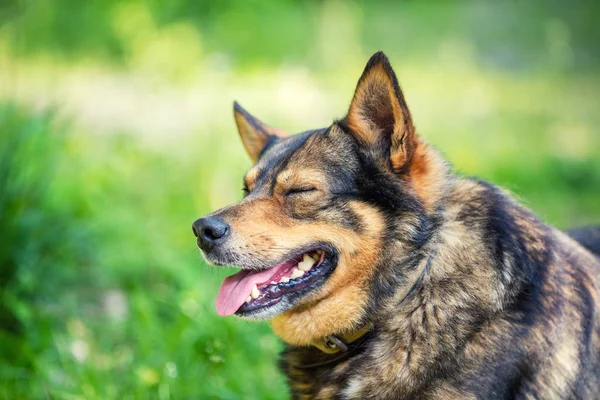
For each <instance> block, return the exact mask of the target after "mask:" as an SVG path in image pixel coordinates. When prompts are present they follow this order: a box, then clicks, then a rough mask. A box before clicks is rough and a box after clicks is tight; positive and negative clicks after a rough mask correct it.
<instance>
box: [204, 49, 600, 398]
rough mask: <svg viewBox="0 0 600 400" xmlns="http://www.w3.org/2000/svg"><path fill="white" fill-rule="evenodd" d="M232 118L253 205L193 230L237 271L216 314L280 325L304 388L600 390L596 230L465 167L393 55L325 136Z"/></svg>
mask: <svg viewBox="0 0 600 400" xmlns="http://www.w3.org/2000/svg"><path fill="white" fill-rule="evenodd" d="M234 117H235V121H236V124H237V128H238V130H239V133H240V136H241V139H242V142H243V145H244V147H245V149H246V151H247V153H248V154H249V155H250V157H251V159H252V160H253V162H254V163H255V164H254V166H253V167H252V168H251V169H250V170H249V172H248V173H247V174H246V176H245V177H244V198H243V199H242V200H241V201H239V202H237V203H235V204H233V205H230V206H228V207H225V208H223V209H221V210H218V211H215V212H213V213H211V214H209V215H207V216H205V217H203V218H200V219H198V220H197V221H195V222H194V223H193V232H194V234H195V236H196V237H197V243H198V246H199V247H200V248H201V250H202V252H203V253H204V256H205V258H206V260H207V261H208V262H209V263H212V264H215V265H219V266H220V265H233V266H238V267H241V270H240V271H239V272H238V273H236V274H234V275H232V276H230V277H228V278H226V279H225V280H224V282H223V284H222V286H221V288H220V290H219V293H218V295H217V299H216V309H217V312H218V314H219V315H222V316H227V315H237V316H239V317H242V318H246V319H251V320H269V321H270V323H271V325H272V328H273V330H274V332H275V334H277V335H278V336H279V337H280V338H281V339H282V340H283V342H284V343H285V345H286V347H285V350H284V351H283V352H282V355H281V360H280V365H281V367H282V369H283V371H284V372H285V374H286V376H287V379H288V382H289V386H290V391H291V395H292V397H293V398H295V399H461V400H462V399H598V398H600V314H599V306H600V290H599V289H600V258H599V257H598V255H599V254H600V228H594V227H590V228H583V229H579V230H575V231H573V232H571V233H570V234H571V235H572V236H569V234H568V233H563V232H562V231H559V230H557V229H555V228H553V227H550V226H548V225H546V224H544V223H543V222H541V221H540V220H539V219H538V218H536V216H534V214H533V213H532V212H530V211H529V210H527V209H526V208H524V207H523V206H521V205H520V204H518V203H517V202H516V201H515V200H514V199H513V198H512V197H511V195H510V194H509V193H507V192H506V191H504V190H502V189H500V188H498V187H496V186H494V185H492V184H490V183H487V182H484V181H481V180H477V179H472V178H464V177H459V176H458V175H456V174H455V173H453V172H452V169H451V168H450V166H449V164H448V163H447V162H446V161H445V160H444V158H443V157H442V156H441V155H440V154H439V152H438V151H436V150H435V149H434V148H433V147H431V146H430V145H428V144H427V143H426V142H425V141H424V140H423V139H422V138H421V137H419V136H418V135H417V134H416V132H415V127H414V124H413V120H412V117H411V114H410V112H409V109H408V106H407V103H406V101H405V99H404V95H403V93H402V90H401V89H400V86H399V85H398V81H397V79H396V76H395V74H394V71H393V70H392V67H391V65H390V63H389V61H388V59H387V57H386V56H385V55H384V54H383V53H382V52H378V53H376V54H374V55H373V56H372V57H371V59H370V60H369V62H368V63H367V66H366V68H365V70H364V72H363V74H362V76H361V77H360V80H359V81H358V85H357V87H356V91H355V93H354V96H353V99H352V102H351V104H350V107H349V110H348V113H347V115H346V117H344V118H343V119H340V120H336V121H335V122H334V123H333V124H332V125H331V126H329V127H327V128H324V129H316V130H310V131H306V132H303V133H299V134H297V135H293V136H290V135H288V134H287V133H285V132H284V131H282V130H279V129H276V128H272V127H270V126H268V125H266V124H264V123H262V122H261V121H259V120H258V119H257V118H255V117H253V116H252V115H250V114H249V113H248V112H247V111H245V110H244V109H243V108H242V107H241V106H240V105H238V104H237V103H234Z"/></svg>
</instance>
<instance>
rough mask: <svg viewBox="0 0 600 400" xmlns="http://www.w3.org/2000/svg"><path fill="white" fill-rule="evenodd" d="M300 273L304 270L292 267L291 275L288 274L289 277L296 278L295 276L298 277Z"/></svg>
mask: <svg viewBox="0 0 600 400" xmlns="http://www.w3.org/2000/svg"><path fill="white" fill-rule="evenodd" d="M302 275H304V271H302V270H299V269H298V268H294V269H293V270H292V275H291V276H290V278H291V279H296V278H300V277H301V276H302Z"/></svg>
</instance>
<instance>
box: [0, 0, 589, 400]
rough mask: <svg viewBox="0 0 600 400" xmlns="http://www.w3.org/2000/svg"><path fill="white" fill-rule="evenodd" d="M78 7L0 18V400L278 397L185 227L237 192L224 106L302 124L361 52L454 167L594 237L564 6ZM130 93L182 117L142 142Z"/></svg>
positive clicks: (582, 52) (320, 112)
mask: <svg viewBox="0 0 600 400" xmlns="http://www.w3.org/2000/svg"><path fill="white" fill-rule="evenodd" d="M75 3H77V4H76V5H75ZM80 3H81V2H73V1H67V0H62V1H61V3H60V4H62V5H63V7H56V6H54V5H53V3H51V2H37V3H35V4H32V5H30V6H28V7H24V3H23V2H20V1H12V2H9V3H8V4H9V5H12V6H11V7H7V8H4V9H2V10H0V20H3V21H7V22H8V23H7V24H5V25H3V26H2V27H1V28H0V49H2V50H7V51H6V52H5V53H0V61H2V62H4V61H6V62H7V65H9V66H12V67H13V68H12V69H10V68H9V69H6V70H5V69H0V81H2V82H5V81H6V82H9V83H12V86H11V85H7V86H9V89H10V90H9V89H6V88H4V87H0V98H2V99H4V101H3V102H2V103H0V237H1V240H0V362H1V363H2V368H0V399H43V398H51V399H160V400H163V399H198V398H202V399H204V398H211V399H212V398H215V399H239V398H244V399H270V398H273V399H278V398H282V397H286V396H285V395H283V394H284V393H287V389H286V386H285V381H284V378H283V376H282V375H281V374H280V372H279V371H278V370H277V367H276V361H277V354H278V351H279V350H280V349H281V344H280V342H279V341H278V340H277V339H276V338H275V336H274V335H273V334H272V333H271V330H270V328H269V326H268V325H267V324H265V323H249V322H245V321H241V320H237V319H235V318H221V317H218V316H217V315H216V312H215V311H214V299H215V297H216V293H217V289H218V287H219V285H220V282H221V280H222V279H223V277H224V276H225V275H227V274H228V271H226V270H224V269H218V268H213V267H209V266H207V265H205V264H204V262H203V261H202V258H201V256H200V254H199V252H198V250H197V248H196V246H195V241H194V238H193V236H192V232H191V223H192V221H194V220H195V219H196V218H198V217H199V216H201V215H203V214H205V213H207V212H210V211H212V210H214V209H216V208H218V207H222V206H224V205H226V204H228V203H230V202H232V201H235V200H237V199H239V198H240V197H241V178H242V174H243V173H244V171H245V170H246V169H247V168H249V166H250V162H249V160H248V158H247V156H246V155H245V154H244V152H243V149H242V145H241V143H239V141H238V138H237V134H236V133H235V129H234V124H233V122H232V118H231V110H230V107H231V101H232V100H233V99H234V98H237V99H239V100H242V101H243V103H244V106H246V107H248V108H249V109H251V110H253V111H254V110H258V111H256V113H257V115H258V116H262V114H261V111H262V112H263V113H264V114H266V115H267V118H266V119H267V122H271V121H273V122H275V123H276V125H281V126H282V127H283V128H290V129H292V130H297V131H299V130H303V129H309V128H314V127H317V126H322V125H323V124H325V123H328V122H329V121H331V120H332V119H333V118H335V117H341V116H342V115H343V112H344V111H345V109H346V107H347V104H348V102H349V100H350V96H351V94H352V90H353V88H354V85H355V82H356V80H357V79H358V76H359V74H360V72H361V69H362V67H363V66H364V63H365V62H366V59H367V57H368V55H369V53H371V51H372V50H375V49H379V48H383V49H384V50H386V52H388V53H389V55H390V56H391V59H392V62H393V64H394V66H395V68H396V71H397V73H398V75H399V78H400V82H401V84H402V86H403V89H404V92H405V94H406V95H407V98H408V102H409V105H410V107H411V109H412V112H413V114H414V120H415V122H416V124H417V128H418V130H419V132H420V134H422V135H423V136H424V137H425V138H427V140H428V141H429V142H431V143H432V144H433V145H435V146H436V147H437V148H439V149H440V150H441V151H443V153H444V154H445V155H446V156H447V157H448V159H449V160H450V161H451V162H452V163H453V164H454V166H455V167H456V169H457V171H459V172H460V173H462V174H465V175H474V176H479V177H481V178H484V179H487V180H490V181H492V182H494V183H498V184H500V185H502V186H505V187H507V188H508V189H510V190H511V191H512V192H514V193H515V195H516V196H518V198H519V199H520V200H521V201H522V202H523V203H525V204H526V205H528V206H530V207H531V208H532V209H533V210H534V211H535V212H536V213H537V214H539V215H540V216H541V217H542V218H543V219H545V220H546V221H548V222H549V223H552V224H555V225H557V226H559V227H561V228H566V227H570V226H576V225H583V224H591V223H596V224H600V202H599V201H598V199H599V198H600V134H599V132H598V126H600V114H599V113H598V109H600V99H599V96H598V94H597V93H600V69H599V68H598V63H597V61H598V54H597V49H596V48H597V46H596V42H595V41H591V40H590V37H593V34H594V33H595V32H596V31H597V30H598V29H597V27H596V25H595V21H591V22H594V24H591V22H590V19H589V18H584V17H585V15H587V14H586V13H584V14H585V15H584V17H581V15H579V14H581V13H582V11H581V10H580V8H581V7H580V8H577V7H561V6H558V5H554V6H552V7H550V8H548V9H543V10H541V9H540V10H538V9H536V7H535V6H536V4H538V3H536V2H531V3H527V4H526V5H524V6H520V7H521V8H519V7H516V6H509V5H488V6H485V5H481V4H480V3H469V2H465V3H446V2H445V3H439V4H437V3H435V4H433V5H430V6H425V5H423V3H422V2H416V1H415V2H406V4H404V5H402V6H400V5H394V4H395V3H394V4H391V3H387V2H378V3H375V4H373V6H372V7H368V8H364V7H361V6H360V5H359V4H358V3H345V2H344V3H342V2H326V3H323V4H321V3H304V2H302V3H300V2H294V1H289V2H282V3H276V2H274V3H273V4H271V3H261V5H260V6H259V5H257V4H255V3H249V4H248V5H243V6H237V5H236V4H237V3H233V2H224V3H219V4H216V3H215V4H208V3H207V4H204V3H202V4H201V5H198V4H200V3H197V2H193V4H192V3H191V2H187V1H183V0H182V1H176V2H169V4H168V5H160V4H159V3H145V2H139V1H133V2H127V3H122V2H116V1H106V2H103V3H98V4H95V3H94V4H92V3H89V4H88V3H87V2H86V3H85V4H84V3H81V4H80ZM490 4H491V3H490ZM494 4H495V3H494ZM499 4H500V3H499ZM582 5H584V4H583V3H582ZM576 8H577V10H579V11H577V10H575V9H576ZM533 9H536V13H528V12H525V11H532V10H533ZM583 10H584V11H585V10H586V8H585V7H584V8H583ZM588 11H590V10H588ZM186 13H187V14H186ZM589 14H590V15H591V14H592V13H591V12H589ZM74 16H77V18H74ZM559 17H560V18H559ZM580 17H581V18H580ZM265 18H266V21H272V23H271V24H266V25H262V24H261V22H262V21H265ZM561 18H562V19H561ZM65 21H66V22H65ZM307 21H308V22H307ZM573 21H580V23H574V22H573ZM488 28H489V29H488ZM407 37H408V38H410V40H404V39H405V38H407ZM512 50H514V51H512ZM3 64H4V63H3ZM7 70H8V71H9V72H8V73H10V72H11V71H12V72H16V74H15V76H14V79H13V77H12V76H11V75H6V73H7V72H6V71H7ZM94 84H96V85H95V86H94ZM103 84H104V85H105V86H103ZM188 87H191V88H192V89H190V91H189V92H188V91H186V90H187V89H188ZM107 88H108V89H107ZM115 88H116V89H115ZM136 90H137V91H136ZM132 93H133V94H132ZM194 94H196V95H198V96H197V97H194ZM128 96H132V98H134V101H135V102H141V103H143V104H146V105H148V107H150V108H151V109H152V110H153V111H161V112H162V111H165V110H164V109H166V114H165V115H168V119H169V120H174V121H179V120H180V119H181V120H185V119H186V118H189V119H190V120H192V122H189V123H187V124H183V125H182V126H183V127H184V129H185V132H183V133H181V132H179V133H178V132H175V131H169V129H168V127H169V126H170V125H168V124H167V125H165V126H167V128H166V129H165V132H164V133H162V132H160V133H159V134H158V135H157V136H158V138H154V139H153V138H152V137H151V133H152V132H154V131H153V129H154V128H155V126H154V125H153V124H154V123H160V122H161V119H160V118H159V117H160V115H159V116H158V117H156V118H155V115H153V113H152V112H150V113H147V114H142V115H141V116H140V115H138V113H139V112H140V108H135V107H132V110H133V111H131V110H130V111H129V113H127V112H121V111H122V110H121V108H126V107H130V106H131V104H130V103H128V102H127V101H123V98H125V100H127V98H128ZM178 98H184V99H185V100H186V101H189V102H190V103H191V104H193V105H198V109H197V110H194V112H193V113H191V114H192V115H196V114H197V115H199V117H198V118H197V119H192V118H191V117H190V114H189V113H188V114H186V110H185V109H184V110H182V109H180V108H182V107H179V106H178V105H179V104H184V105H186V106H187V105H188V103H185V102H184V103H177V102H169V101H170V100H172V99H178ZM198 99H199V100H198ZM159 100H160V101H159ZM46 103H47V104H49V105H50V107H40V104H41V105H44V104H46ZM114 104H117V105H118V107H116V106H114ZM111 107H115V109H116V110H113V111H112V114H111V113H110V112H107V113H106V114H102V113H100V114H97V113H96V114H95V112H97V111H104V108H107V109H109V111H110V109H111ZM183 108H185V107H183ZM40 109H44V110H48V109H49V110H50V111H40ZM142 111H143V110H142ZM269 114H270V115H269ZM86 118H87V119H86ZM120 119H122V121H121V120H120ZM144 119H148V121H144ZM140 120H141V122H145V123H141V122H140ZM119 122H123V124H118V123H119ZM184 122H185V121H184ZM111 123H112V124H111ZM136 124H137V125H136ZM123 127H126V128H123ZM127 127H128V128H127ZM149 132H150V133H149ZM229 273H230V271H229Z"/></svg>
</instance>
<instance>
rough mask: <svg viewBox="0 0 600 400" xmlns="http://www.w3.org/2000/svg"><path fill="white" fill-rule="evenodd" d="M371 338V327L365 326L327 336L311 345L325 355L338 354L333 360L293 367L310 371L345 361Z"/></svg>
mask: <svg viewBox="0 0 600 400" xmlns="http://www.w3.org/2000/svg"><path fill="white" fill-rule="evenodd" d="M371 336H373V327H372V326H371V325H366V326H364V327H362V328H361V329H359V330H356V331H352V332H349V333H346V334H339V335H329V336H326V337H324V338H322V339H320V340H317V341H314V342H313V343H312V345H313V346H314V347H316V348H317V349H319V350H321V351H322V352H323V353H326V354H338V353H339V354H338V355H336V356H335V357H333V358H329V359H326V360H325V361H321V362H317V363H313V364H305V365H295V366H294V367H295V368H298V369H312V368H317V367H324V366H327V365H331V364H334V363H336V362H338V361H342V360H345V359H346V358H349V357H350V356H351V355H353V354H355V353H357V352H358V350H360V349H361V348H362V346H363V344H364V343H365V342H366V341H367V340H368V339H369V338H371Z"/></svg>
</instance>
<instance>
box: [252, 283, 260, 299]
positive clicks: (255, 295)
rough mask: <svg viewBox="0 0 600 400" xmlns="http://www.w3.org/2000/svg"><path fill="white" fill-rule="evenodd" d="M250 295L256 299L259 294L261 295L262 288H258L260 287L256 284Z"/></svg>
mask: <svg viewBox="0 0 600 400" xmlns="http://www.w3.org/2000/svg"><path fill="white" fill-rule="evenodd" d="M250 296H252V298H253V299H256V298H257V297H258V296H260V290H258V288H257V287H256V284H254V287H253V288H252V292H251V293H250Z"/></svg>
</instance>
